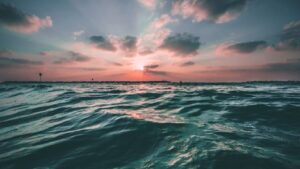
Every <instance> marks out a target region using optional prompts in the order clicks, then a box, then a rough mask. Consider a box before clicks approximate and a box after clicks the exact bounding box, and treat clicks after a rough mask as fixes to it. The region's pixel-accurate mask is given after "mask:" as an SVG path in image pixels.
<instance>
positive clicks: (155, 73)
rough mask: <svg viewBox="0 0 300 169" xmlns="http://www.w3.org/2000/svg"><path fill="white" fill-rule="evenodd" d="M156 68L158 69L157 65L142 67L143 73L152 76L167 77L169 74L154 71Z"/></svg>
mask: <svg viewBox="0 0 300 169" xmlns="http://www.w3.org/2000/svg"><path fill="white" fill-rule="evenodd" d="M157 68H159V65H158V64H151V65H146V66H144V73H146V74H147V73H148V74H153V75H161V76H167V75H168V74H169V73H168V72H166V71H160V70H156V69H157ZM153 69H154V70H153Z"/></svg>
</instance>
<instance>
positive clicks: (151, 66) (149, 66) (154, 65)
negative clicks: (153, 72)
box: [144, 64, 159, 70]
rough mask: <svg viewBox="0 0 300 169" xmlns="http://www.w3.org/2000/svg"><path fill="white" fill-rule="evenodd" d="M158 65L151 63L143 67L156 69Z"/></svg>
mask: <svg viewBox="0 0 300 169" xmlns="http://www.w3.org/2000/svg"><path fill="white" fill-rule="evenodd" d="M158 67H159V65H157V64H153V65H146V66H144V69H146V70H149V69H156V68H158Z"/></svg>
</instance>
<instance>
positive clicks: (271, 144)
mask: <svg viewBox="0 0 300 169" xmlns="http://www.w3.org/2000/svg"><path fill="white" fill-rule="evenodd" d="M0 168H1V169H13V168H22V169H27V168H38V169H40V168H64V169H65V168H70V169H77V168H84V169H90V168H95V169H100V168H101V169H102V168H103V169H107V168H128V169H129V168H172V169H173V168H200V169H235V168H238V169H267V168H270V169H297V168H300V84H299V83H288V82H285V83H237V84H234V83H229V84H193V85H192V84H189V85H185V84H183V85H178V84H172V83H161V84H147V83H145V84H122V83H114V84H113V83H43V84H38V83H28V84H20V83H15V84H14V83H11V84H0Z"/></svg>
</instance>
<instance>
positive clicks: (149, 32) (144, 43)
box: [138, 14, 176, 55]
mask: <svg viewBox="0 0 300 169" xmlns="http://www.w3.org/2000/svg"><path fill="white" fill-rule="evenodd" d="M173 22H176V20H175V19H172V18H171V17H170V16H169V15H168V14H164V15H162V16H160V17H158V18H156V19H154V20H153V22H151V23H150V24H149V26H148V28H147V29H146V30H145V32H144V33H143V34H141V35H140V36H139V38H138V48H139V54H141V55H148V54H152V53H154V52H155V50H156V49H157V48H158V47H159V46H161V45H162V44H163V42H164V40H165V39H166V38H167V37H168V36H169V35H170V33H171V30H170V29H168V28H166V26H167V25H168V24H170V23H173Z"/></svg>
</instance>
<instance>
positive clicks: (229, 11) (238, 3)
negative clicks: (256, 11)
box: [172, 0, 248, 23]
mask: <svg viewBox="0 0 300 169" xmlns="http://www.w3.org/2000/svg"><path fill="white" fill-rule="evenodd" d="M174 1H175V2H174V3H173V9H172V11H173V14H179V15H182V16H183V17H185V18H187V17H191V18H193V20H194V21H197V22H201V21H204V20H209V21H213V22H216V23H224V22H228V21H230V20H233V19H234V18H236V17H237V16H238V15H239V14H240V13H241V12H242V11H243V10H244V8H245V6H246V3H247V1H248V0H221V1H220V0H174Z"/></svg>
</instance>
